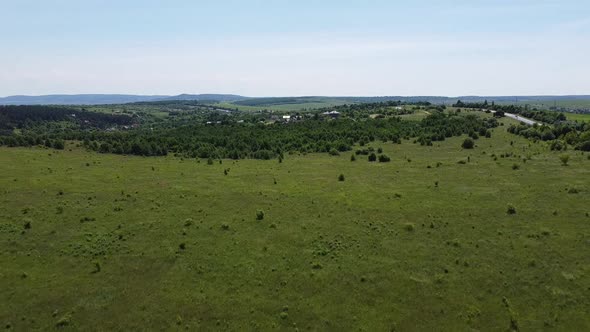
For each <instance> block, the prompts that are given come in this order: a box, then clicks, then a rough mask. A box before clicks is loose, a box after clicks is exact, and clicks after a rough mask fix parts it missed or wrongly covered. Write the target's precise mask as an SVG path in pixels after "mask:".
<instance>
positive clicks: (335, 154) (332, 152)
mask: <svg viewBox="0 0 590 332" xmlns="http://www.w3.org/2000/svg"><path fill="white" fill-rule="evenodd" d="M329 153H330V155H331V156H339V155H340V152H338V150H336V149H331V150H330V152H329Z"/></svg>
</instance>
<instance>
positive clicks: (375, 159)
mask: <svg viewBox="0 0 590 332" xmlns="http://www.w3.org/2000/svg"><path fill="white" fill-rule="evenodd" d="M369 161H370V162H374V161H377V155H376V154H375V153H371V154H370V155H369Z"/></svg>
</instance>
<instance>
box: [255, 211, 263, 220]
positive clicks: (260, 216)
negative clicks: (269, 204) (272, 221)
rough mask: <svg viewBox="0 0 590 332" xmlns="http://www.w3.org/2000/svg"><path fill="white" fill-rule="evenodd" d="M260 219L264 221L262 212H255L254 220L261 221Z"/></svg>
mask: <svg viewBox="0 0 590 332" xmlns="http://www.w3.org/2000/svg"><path fill="white" fill-rule="evenodd" d="M262 219H264V211H262V210H258V211H256V220H262Z"/></svg>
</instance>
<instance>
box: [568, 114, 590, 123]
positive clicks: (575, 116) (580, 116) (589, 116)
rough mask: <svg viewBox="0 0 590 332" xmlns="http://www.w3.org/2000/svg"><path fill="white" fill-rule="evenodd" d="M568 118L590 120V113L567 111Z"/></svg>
mask: <svg viewBox="0 0 590 332" xmlns="http://www.w3.org/2000/svg"><path fill="white" fill-rule="evenodd" d="M565 116H566V118H567V119H568V120H571V121H583V122H590V114H578V113H565Z"/></svg>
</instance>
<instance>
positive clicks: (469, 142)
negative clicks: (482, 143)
mask: <svg viewBox="0 0 590 332" xmlns="http://www.w3.org/2000/svg"><path fill="white" fill-rule="evenodd" d="M474 146H475V142H474V141H473V140H472V139H471V138H466V139H465V140H464V141H463V143H462V144H461V147H462V148H463V149H473V147H474Z"/></svg>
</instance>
